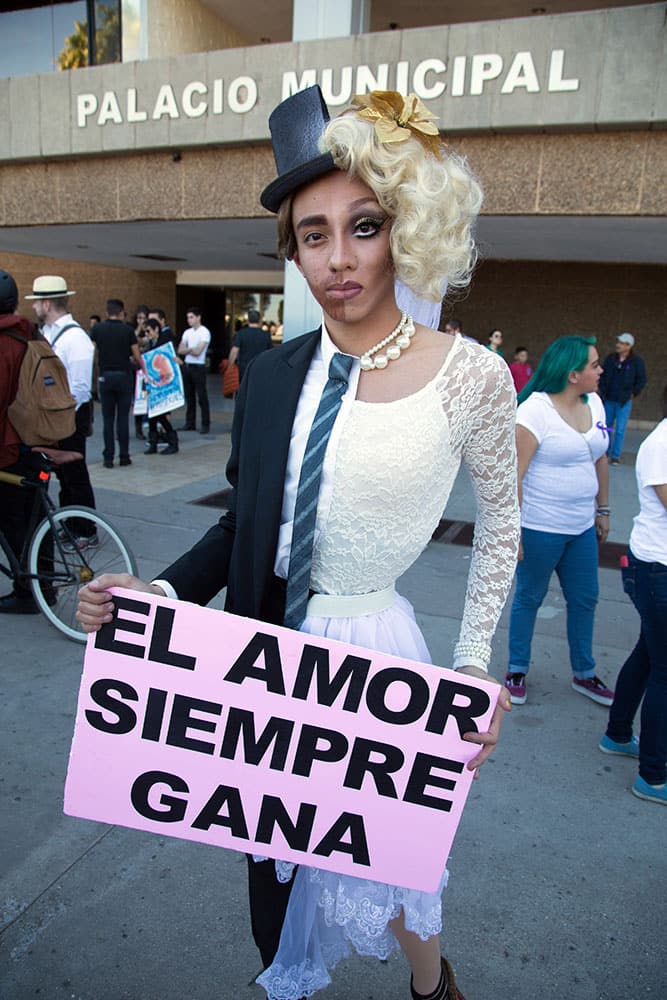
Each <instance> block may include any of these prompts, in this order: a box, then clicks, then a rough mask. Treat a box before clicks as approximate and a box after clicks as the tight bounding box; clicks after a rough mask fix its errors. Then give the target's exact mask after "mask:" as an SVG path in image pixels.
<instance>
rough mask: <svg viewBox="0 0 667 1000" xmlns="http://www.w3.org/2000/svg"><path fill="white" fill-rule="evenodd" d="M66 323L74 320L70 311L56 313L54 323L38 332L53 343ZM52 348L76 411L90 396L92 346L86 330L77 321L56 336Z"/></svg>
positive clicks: (46, 324) (45, 325) (93, 347)
mask: <svg viewBox="0 0 667 1000" xmlns="http://www.w3.org/2000/svg"><path fill="white" fill-rule="evenodd" d="M69 323H76V320H75V319H73V318H72V314H71V313H65V315H64V316H59V317H58V319H57V320H56V321H55V323H45V324H44V326H43V327H42V333H43V334H44V336H45V337H46V339H47V340H48V342H49V344H51V345H53V343H54V341H55V340H56V337H58V333H59V331H60V330H62V328H63V327H64V326H67V325H68V324H69ZM53 350H54V351H55V353H56V354H57V355H58V357H59V358H60V360H61V361H62V363H63V364H64V366H65V370H66V372H67V381H68V382H69V388H70V392H71V393H72V395H73V396H74V398H75V399H76V408H77V410H78V409H79V407H80V406H81V404H82V403H87V402H88V401H89V400H90V397H91V383H92V378H93V357H94V354H95V345H94V344H93V342H92V340H91V339H90V337H89V336H88V334H87V333H86V331H85V330H82V329H81V327H80V326H79V325H78V324H77V326H75V327H72V329H71V330H66V331H65V333H63V334H62V336H61V337H58V339H57V342H56V344H55V346H54V347H53Z"/></svg>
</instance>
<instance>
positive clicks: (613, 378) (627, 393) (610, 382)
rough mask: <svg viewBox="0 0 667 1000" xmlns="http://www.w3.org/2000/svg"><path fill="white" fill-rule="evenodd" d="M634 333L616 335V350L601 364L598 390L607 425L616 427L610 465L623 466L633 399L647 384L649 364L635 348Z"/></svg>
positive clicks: (610, 450)
mask: <svg viewBox="0 0 667 1000" xmlns="http://www.w3.org/2000/svg"><path fill="white" fill-rule="evenodd" d="M634 346H635V338H634V337H633V336H632V334H631V333H621V334H620V335H619V336H618V337H617V338H616V351H615V353H614V354H608V355H607V357H606V358H605V359H604V364H603V366H602V375H601V376H600V385H599V389H598V391H599V393H600V395H601V396H602V399H603V400H604V410H605V418H606V421H607V426H608V427H609V428H610V433H611V428H613V429H614V435H613V437H612V441H611V446H610V448H609V463H610V465H620V462H621V450H622V448H623V438H624V437H625V429H626V427H627V426H628V420H629V418H630V410H631V409H632V400H633V398H634V397H635V396H638V395H639V393H640V392H641V391H642V389H643V388H644V386H645V385H646V365H645V364H644V362H643V360H642V359H641V358H640V357H639V355H638V354H635V352H634V350H633V348H634Z"/></svg>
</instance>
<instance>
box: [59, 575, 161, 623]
mask: <svg viewBox="0 0 667 1000" xmlns="http://www.w3.org/2000/svg"><path fill="white" fill-rule="evenodd" d="M114 588H122V589H123V590H137V591H139V592H140V593H142V594H153V595H155V596H156V597H164V596H165V594H164V591H163V590H162V589H161V588H160V587H157V586H155V584H153V583H144V581H143V580H140V579H139V577H137V576H131V574H130V573H103V574H102V576H98V577H96V578H95V579H94V580H91V581H90V583H87V584H86V585H85V587H82V588H81V590H80V591H79V606H78V609H77V612H76V615H75V617H76V620H77V621H78V622H80V624H81V626H82V628H83V631H84V632H98V631H99V630H100V629H101V628H102V626H103V625H105V624H107V623H108V622H110V621H111V620H112V618H113V613H114V610H115V607H114V603H113V595H112V594H111V593H110V591H111V590H112V589H114Z"/></svg>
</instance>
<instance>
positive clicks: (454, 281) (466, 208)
mask: <svg viewBox="0 0 667 1000" xmlns="http://www.w3.org/2000/svg"><path fill="white" fill-rule="evenodd" d="M320 148H321V150H322V152H325V151H327V150H328V151H329V152H330V153H331V154H332V156H333V159H334V163H335V164H336V167H338V169H339V170H344V171H347V172H348V173H350V174H351V175H353V176H355V177H358V178H359V179H360V180H362V181H363V182H364V184H367V185H368V187H369V188H370V189H371V190H372V191H373V192H374V194H375V197H376V198H377V200H378V204H379V205H380V207H381V208H382V209H383V210H384V211H385V212H386V213H387V215H388V216H389V217H390V218H391V219H392V220H393V221H392V226H391V236H390V246H391V256H392V261H393V264H394V271H395V274H396V276H397V277H398V278H399V279H400V280H401V281H403V282H404V283H405V284H406V285H407V286H408V287H409V288H410V289H411V290H412V291H413V292H415V293H416V294H417V295H419V296H421V297H422V298H425V299H428V300H430V301H432V302H438V301H440V299H441V298H442V289H443V284H444V282H445V281H446V282H447V283H448V284H449V286H450V287H455V288H456V287H463V286H464V285H467V284H468V282H469V280H470V274H471V272H472V269H473V267H474V264H475V261H476V251H475V243H474V239H473V226H474V222H475V219H476V218H477V215H478V214H479V210H480V207H481V204H482V191H481V188H480V186H479V184H478V183H477V181H476V180H475V178H474V177H473V175H472V173H471V171H470V169H469V168H468V166H467V164H466V161H465V160H464V159H463V158H461V157H459V156H456V155H455V154H453V153H448V152H446V153H445V154H444V156H443V158H442V159H439V158H438V157H436V156H435V155H433V153H430V152H428V151H427V150H426V149H425V148H424V147H423V146H422V144H421V143H420V142H419V141H418V140H417V139H415V138H414V137H410V138H409V139H408V140H407V141H405V142H393V143H386V142H381V141H380V140H379V139H378V138H377V136H376V133H375V129H374V127H373V125H372V123H371V122H369V121H366V120H364V119H362V118H360V117H359V116H358V115H357V114H356V113H355V112H349V113H345V114H343V115H341V116H340V117H339V118H334V119H333V121H331V122H329V124H328V126H327V128H326V129H325V131H324V134H323V136H322V139H321V140H320ZM278 238H279V249H280V252H281V253H282V255H283V256H284V257H287V259H288V260H291V258H292V257H293V256H294V253H295V251H296V241H295V237H294V232H293V229H292V197H291V196H290V197H288V198H286V199H285V201H284V202H283V204H282V205H281V207H280V210H279V212H278Z"/></svg>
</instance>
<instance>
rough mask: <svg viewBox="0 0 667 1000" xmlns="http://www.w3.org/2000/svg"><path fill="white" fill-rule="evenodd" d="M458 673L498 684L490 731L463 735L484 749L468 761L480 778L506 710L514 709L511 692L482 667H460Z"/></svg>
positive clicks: (496, 738)
mask: <svg viewBox="0 0 667 1000" xmlns="http://www.w3.org/2000/svg"><path fill="white" fill-rule="evenodd" d="M457 673H458V674H467V675H468V677H478V678H479V680H482V681H490V682H491V683H492V684H498V688H499V691H498V701H497V703H496V707H495V709H494V712H493V718H492V719H491V725H490V726H489V729H488V732H486V733H466V734H465V736H464V737H463V739H464V740H466V741H467V742H468V743H479V744H481V746H482V750H481V751H480V752H479V753H478V754H477V756H476V757H473V759H472V760H471V761H468V763H467V764H466V767H467V768H468V769H469V770H470V771H473V770H474V772H475V773H474V775H473V777H474V778H479V769H480V767H481V766H482V764H483V763H484V761H486V760H488V759H489V757H490V756H491V754H492V753H493V751H494V749H495V746H496V743H497V742H498V740H499V738H500V727H501V726H502V724H503V719H504V717H505V712H511V711H512V703H511V701H510V693H509V691H508V690H507V688H506V687H505V686H504V684H500V683H499V682H498V681H496V679H495V678H494V677H490V676H489V674H487V673H486V671H485V670H482V669H481V668H480V667H473V666H470V667H459V669H458V670H457Z"/></svg>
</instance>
